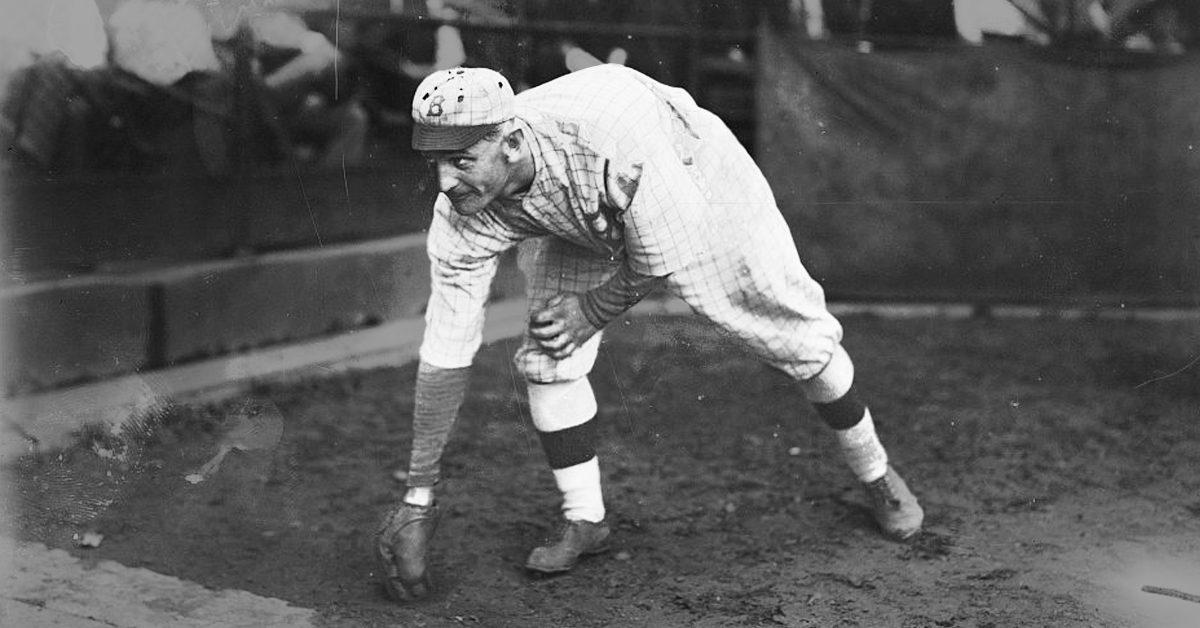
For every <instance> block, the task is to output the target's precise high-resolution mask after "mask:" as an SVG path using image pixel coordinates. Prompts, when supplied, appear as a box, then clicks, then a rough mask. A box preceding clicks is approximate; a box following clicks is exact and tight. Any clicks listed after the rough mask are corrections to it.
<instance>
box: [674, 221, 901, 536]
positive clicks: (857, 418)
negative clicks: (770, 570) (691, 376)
mask: <svg viewBox="0 0 1200 628" xmlns="http://www.w3.org/2000/svg"><path fill="white" fill-rule="evenodd" d="M750 236H751V239H750V240H748V242H753V243H754V245H753V246H749V245H747V246H737V245H734V246H731V247H729V249H728V250H726V251H723V252H718V253H716V254H714V255H712V256H711V257H708V258H706V259H702V260H700V261H699V262H698V263H697V264H695V265H694V266H692V267H691V268H688V269H686V270H685V271H683V272H680V273H676V275H674V276H673V277H672V278H671V288H672V290H673V291H674V292H675V293H676V294H678V295H679V296H680V297H682V298H683V299H684V300H685V301H687V302H688V304H689V305H691V306H692V307H693V309H695V310H697V311H698V312H699V313H701V314H703V315H705V316H706V317H708V318H709V319H711V320H712V321H713V322H715V323H717V324H719V325H721V326H723V327H724V328H726V329H727V330H729V331H730V332H732V333H734V334H735V335H737V336H738V337H740V338H742V339H743V340H744V341H746V343H747V344H748V345H749V347H750V348H751V349H752V350H753V351H754V352H755V353H756V354H757V355H758V356H759V357H761V358H762V359H763V360H764V361H766V362H767V363H769V364H771V365H772V366H775V367H776V368H779V369H780V370H782V371H784V372H785V373H787V374H788V375H790V376H791V377H793V378H794V379H796V380H797V381H799V382H800V383H801V388H802V390H803V391H804V393H805V396H806V397H807V398H808V400H809V401H810V402H812V403H813V404H814V406H815V407H816V408H817V410H818V414H819V415H820V416H821V417H822V419H823V420H824V421H825V423H826V424H827V425H829V427H830V428H831V429H832V431H833V434H834V437H835V438H836V440H837V442H838V444H839V447H840V450H841V452H842V454H843V457H844V458H845V461H846V463H847V464H848V465H849V466H850V469H851V470H852V471H853V473H854V475H855V476H856V477H857V478H858V479H859V481H860V482H862V483H863V485H864V487H865V488H866V491H867V494H868V496H869V498H870V500H871V506H872V511H873V512H874V514H875V518H876V520H877V521H878V522H879V525H880V526H881V527H882V528H883V530H884V532H885V533H886V534H887V535H888V536H889V537H892V538H897V539H903V538H908V537H911V536H912V535H913V534H915V533H916V532H917V530H919V529H920V525H921V521H922V519H923V516H924V515H923V512H922V511H921V507H920V505H919V504H918V503H917V501H916V499H915V498H914V497H913V496H912V493H911V492H909V490H908V488H907V486H905V484H904V481H903V480H902V479H900V477H899V476H898V475H897V474H896V472H895V471H894V470H893V469H892V468H891V467H890V466H889V465H888V458H887V453H886V451H885V449H884V447H883V445H882V444H881V443H880V441H879V437H878V435H877V434H876V432H875V428H874V421H873V419H872V417H871V414H870V412H869V410H868V409H867V406H866V404H865V403H864V402H863V401H862V400H861V399H860V397H859V395H858V393H857V391H856V389H855V388H854V386H853V383H854V368H853V362H852V361H851V359H850V356H849V355H848V354H847V353H846V351H845V349H844V348H843V347H842V345H841V338H842V327H841V325H840V323H839V322H838V321H837V320H836V319H835V318H834V317H833V315H832V314H830V312H829V311H828V309H827V308H826V306H825V296H824V291H823V290H822V289H821V287H820V285H819V284H817V282H816V281H815V280H813V279H812V278H811V277H810V276H809V274H808V272H807V270H805V269H804V267H803V265H802V264H801V263H800V259H799V255H797V254H796V249H795V245H794V244H793V243H792V240H791V236H790V234H789V230H788V229H787V225H786V224H785V223H784V222H783V220H782V219H781V218H779V219H778V220H774V219H766V220H762V221H761V224H760V225H759V226H758V228H757V229H756V230H754V231H753V232H751V233H750Z"/></svg>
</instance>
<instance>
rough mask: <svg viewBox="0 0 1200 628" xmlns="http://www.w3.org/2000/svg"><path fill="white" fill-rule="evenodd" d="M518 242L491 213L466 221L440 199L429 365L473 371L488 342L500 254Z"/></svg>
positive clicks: (433, 246)
mask: <svg viewBox="0 0 1200 628" xmlns="http://www.w3.org/2000/svg"><path fill="white" fill-rule="evenodd" d="M517 239H518V238H517V237H516V235H515V234H513V233H512V232H511V231H510V230H508V229H507V228H505V227H504V226H503V225H502V224H501V223H499V222H498V221H496V220H495V219H494V218H492V217H491V216H490V215H488V214H487V213H486V212H485V213H482V214H477V215H474V216H460V215H459V214H457V213H455V212H454V209H453V207H452V206H451V205H450V201H449V200H448V199H447V198H446V197H445V196H444V195H440V194H439V195H438V200H437V202H436V203H435V205H434V212H433V221H432V222H431V223H430V226H429V238H428V240H427V245H426V246H427V251H428V254H429V279H430V295H429V305H428V307H427V308H426V310H425V333H424V337H423V339H422V341H421V350H420V356H421V360H422V361H423V362H426V363H428V364H430V365H433V366H437V367H441V368H463V367H466V366H470V365H471V362H472V361H473V360H474V358H475V353H476V352H477V351H478V350H479V346H480V344H482V342H483V323H484V312H485V309H486V306H487V301H488V296H489V295H490V293H491V286H492V279H493V278H494V277H495V275H496V269H497V267H498V266H499V259H500V258H499V256H500V253H502V252H504V251H505V250H507V249H509V248H511V247H512V246H513V245H515V244H516V242H517Z"/></svg>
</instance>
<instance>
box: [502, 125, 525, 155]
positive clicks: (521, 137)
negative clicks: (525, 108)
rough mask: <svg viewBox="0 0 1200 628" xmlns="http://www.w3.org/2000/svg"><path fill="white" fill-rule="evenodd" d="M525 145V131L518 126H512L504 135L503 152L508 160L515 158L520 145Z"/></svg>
mask: <svg viewBox="0 0 1200 628" xmlns="http://www.w3.org/2000/svg"><path fill="white" fill-rule="evenodd" d="M524 145H525V131H524V129H521V128H520V127H518V128H514V129H513V130H511V131H509V132H508V133H507V134H505V136H504V154H505V155H507V156H508V158H509V159H510V160H515V159H516V158H517V157H518V156H519V155H520V154H521V147H522V146H524Z"/></svg>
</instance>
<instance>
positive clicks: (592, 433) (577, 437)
mask: <svg viewBox="0 0 1200 628" xmlns="http://www.w3.org/2000/svg"><path fill="white" fill-rule="evenodd" d="M538 437H539V438H541V440H542V450H544V451H545V452H546V460H547V461H548V462H549V463H550V468H551V469H555V470H557V469H566V468H567V467H573V466H575V465H577V464H579V463H581V462H587V461H588V460H591V459H592V458H594V457H595V456H596V419H595V418H591V419H588V420H587V421H585V422H583V423H580V424H579V425H576V426H574V427H568V428H566V429H564V430H557V431H554V432H538Z"/></svg>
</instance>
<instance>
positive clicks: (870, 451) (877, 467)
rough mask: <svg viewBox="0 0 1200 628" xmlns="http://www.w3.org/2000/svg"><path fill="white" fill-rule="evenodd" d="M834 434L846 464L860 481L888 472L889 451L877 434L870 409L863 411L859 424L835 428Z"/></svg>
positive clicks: (875, 477) (873, 479) (879, 476)
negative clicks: (885, 448) (839, 428)
mask: <svg viewBox="0 0 1200 628" xmlns="http://www.w3.org/2000/svg"><path fill="white" fill-rule="evenodd" d="M833 434H834V436H835V437H836V438H837V441H838V445H839V446H840V447H841V449H842V455H843V456H844V457H845V458H846V464H848V465H850V470H851V471H853V472H854V475H855V476H856V477H857V478H858V479H859V480H860V481H862V482H873V481H875V480H878V479H879V478H881V477H883V476H884V474H886V473H887V466H888V457H887V451H885V450H884V448H883V443H880V442H879V437H878V436H876V435H875V421H873V420H871V410H870V409H868V410H866V411H865V412H864V413H863V418H862V420H861V421H859V422H858V424H857V425H855V426H854V427H852V428H850V429H848V430H834V432H833Z"/></svg>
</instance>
